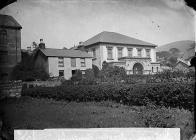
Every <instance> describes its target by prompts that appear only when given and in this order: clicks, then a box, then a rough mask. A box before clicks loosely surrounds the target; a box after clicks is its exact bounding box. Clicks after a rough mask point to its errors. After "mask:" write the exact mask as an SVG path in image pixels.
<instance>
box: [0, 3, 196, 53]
mask: <svg viewBox="0 0 196 140" xmlns="http://www.w3.org/2000/svg"><path fill="white" fill-rule="evenodd" d="M195 13H196V12H195V11H194V10H193V9H191V8H189V7H188V6H186V3H185V2H184V1H183V0H33V1H32V0H17V2H14V3H12V4H10V5H9V6H7V7H5V8H3V9H2V10H0V14H7V15H11V16H13V17H14V18H15V19H16V20H17V21H18V22H19V24H21V26H22V30H21V47H22V48H23V49H26V47H27V46H31V44H32V42H33V41H35V42H37V43H39V40H40V39H41V38H42V39H43V40H44V42H45V44H46V47H48V48H60V49H61V48H63V47H66V48H70V47H73V46H74V45H78V43H79V42H80V41H86V40H87V39H89V38H91V37H93V36H94V35H96V34H98V33H100V32H102V31H111V32H117V33H120V34H123V35H127V36H130V37H133V38H137V39H140V40H143V41H147V42H150V43H153V44H156V45H158V46H160V45H164V44H167V43H171V42H174V41H180V40H195V34H194V33H195V28H194V25H195V21H196V20H195V19H196V18H195V17H194V16H195V15H196V14H195Z"/></svg>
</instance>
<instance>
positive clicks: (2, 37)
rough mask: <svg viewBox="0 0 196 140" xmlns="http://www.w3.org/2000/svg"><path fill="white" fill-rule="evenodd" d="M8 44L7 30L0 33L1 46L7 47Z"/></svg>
mask: <svg viewBox="0 0 196 140" xmlns="http://www.w3.org/2000/svg"><path fill="white" fill-rule="evenodd" d="M6 44H7V32H6V30H1V31H0V45H6Z"/></svg>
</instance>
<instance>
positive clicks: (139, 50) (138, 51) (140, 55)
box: [137, 49, 142, 57]
mask: <svg viewBox="0 0 196 140" xmlns="http://www.w3.org/2000/svg"><path fill="white" fill-rule="evenodd" d="M137 56H138V57H142V49H137Z"/></svg>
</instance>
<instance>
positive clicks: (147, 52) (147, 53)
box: [146, 49, 150, 57]
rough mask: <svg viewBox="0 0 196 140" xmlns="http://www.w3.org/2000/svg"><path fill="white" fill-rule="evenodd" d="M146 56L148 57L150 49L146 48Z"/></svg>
mask: <svg viewBox="0 0 196 140" xmlns="http://www.w3.org/2000/svg"><path fill="white" fill-rule="evenodd" d="M146 57H150V49H146Z"/></svg>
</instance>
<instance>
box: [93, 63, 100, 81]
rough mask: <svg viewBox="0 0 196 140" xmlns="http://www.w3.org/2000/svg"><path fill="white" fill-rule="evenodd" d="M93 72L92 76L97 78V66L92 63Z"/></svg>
mask: <svg viewBox="0 0 196 140" xmlns="http://www.w3.org/2000/svg"><path fill="white" fill-rule="evenodd" d="M93 72H94V76H95V77H96V78H97V77H98V76H99V72H100V70H99V68H98V67H97V66H96V65H93Z"/></svg>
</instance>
